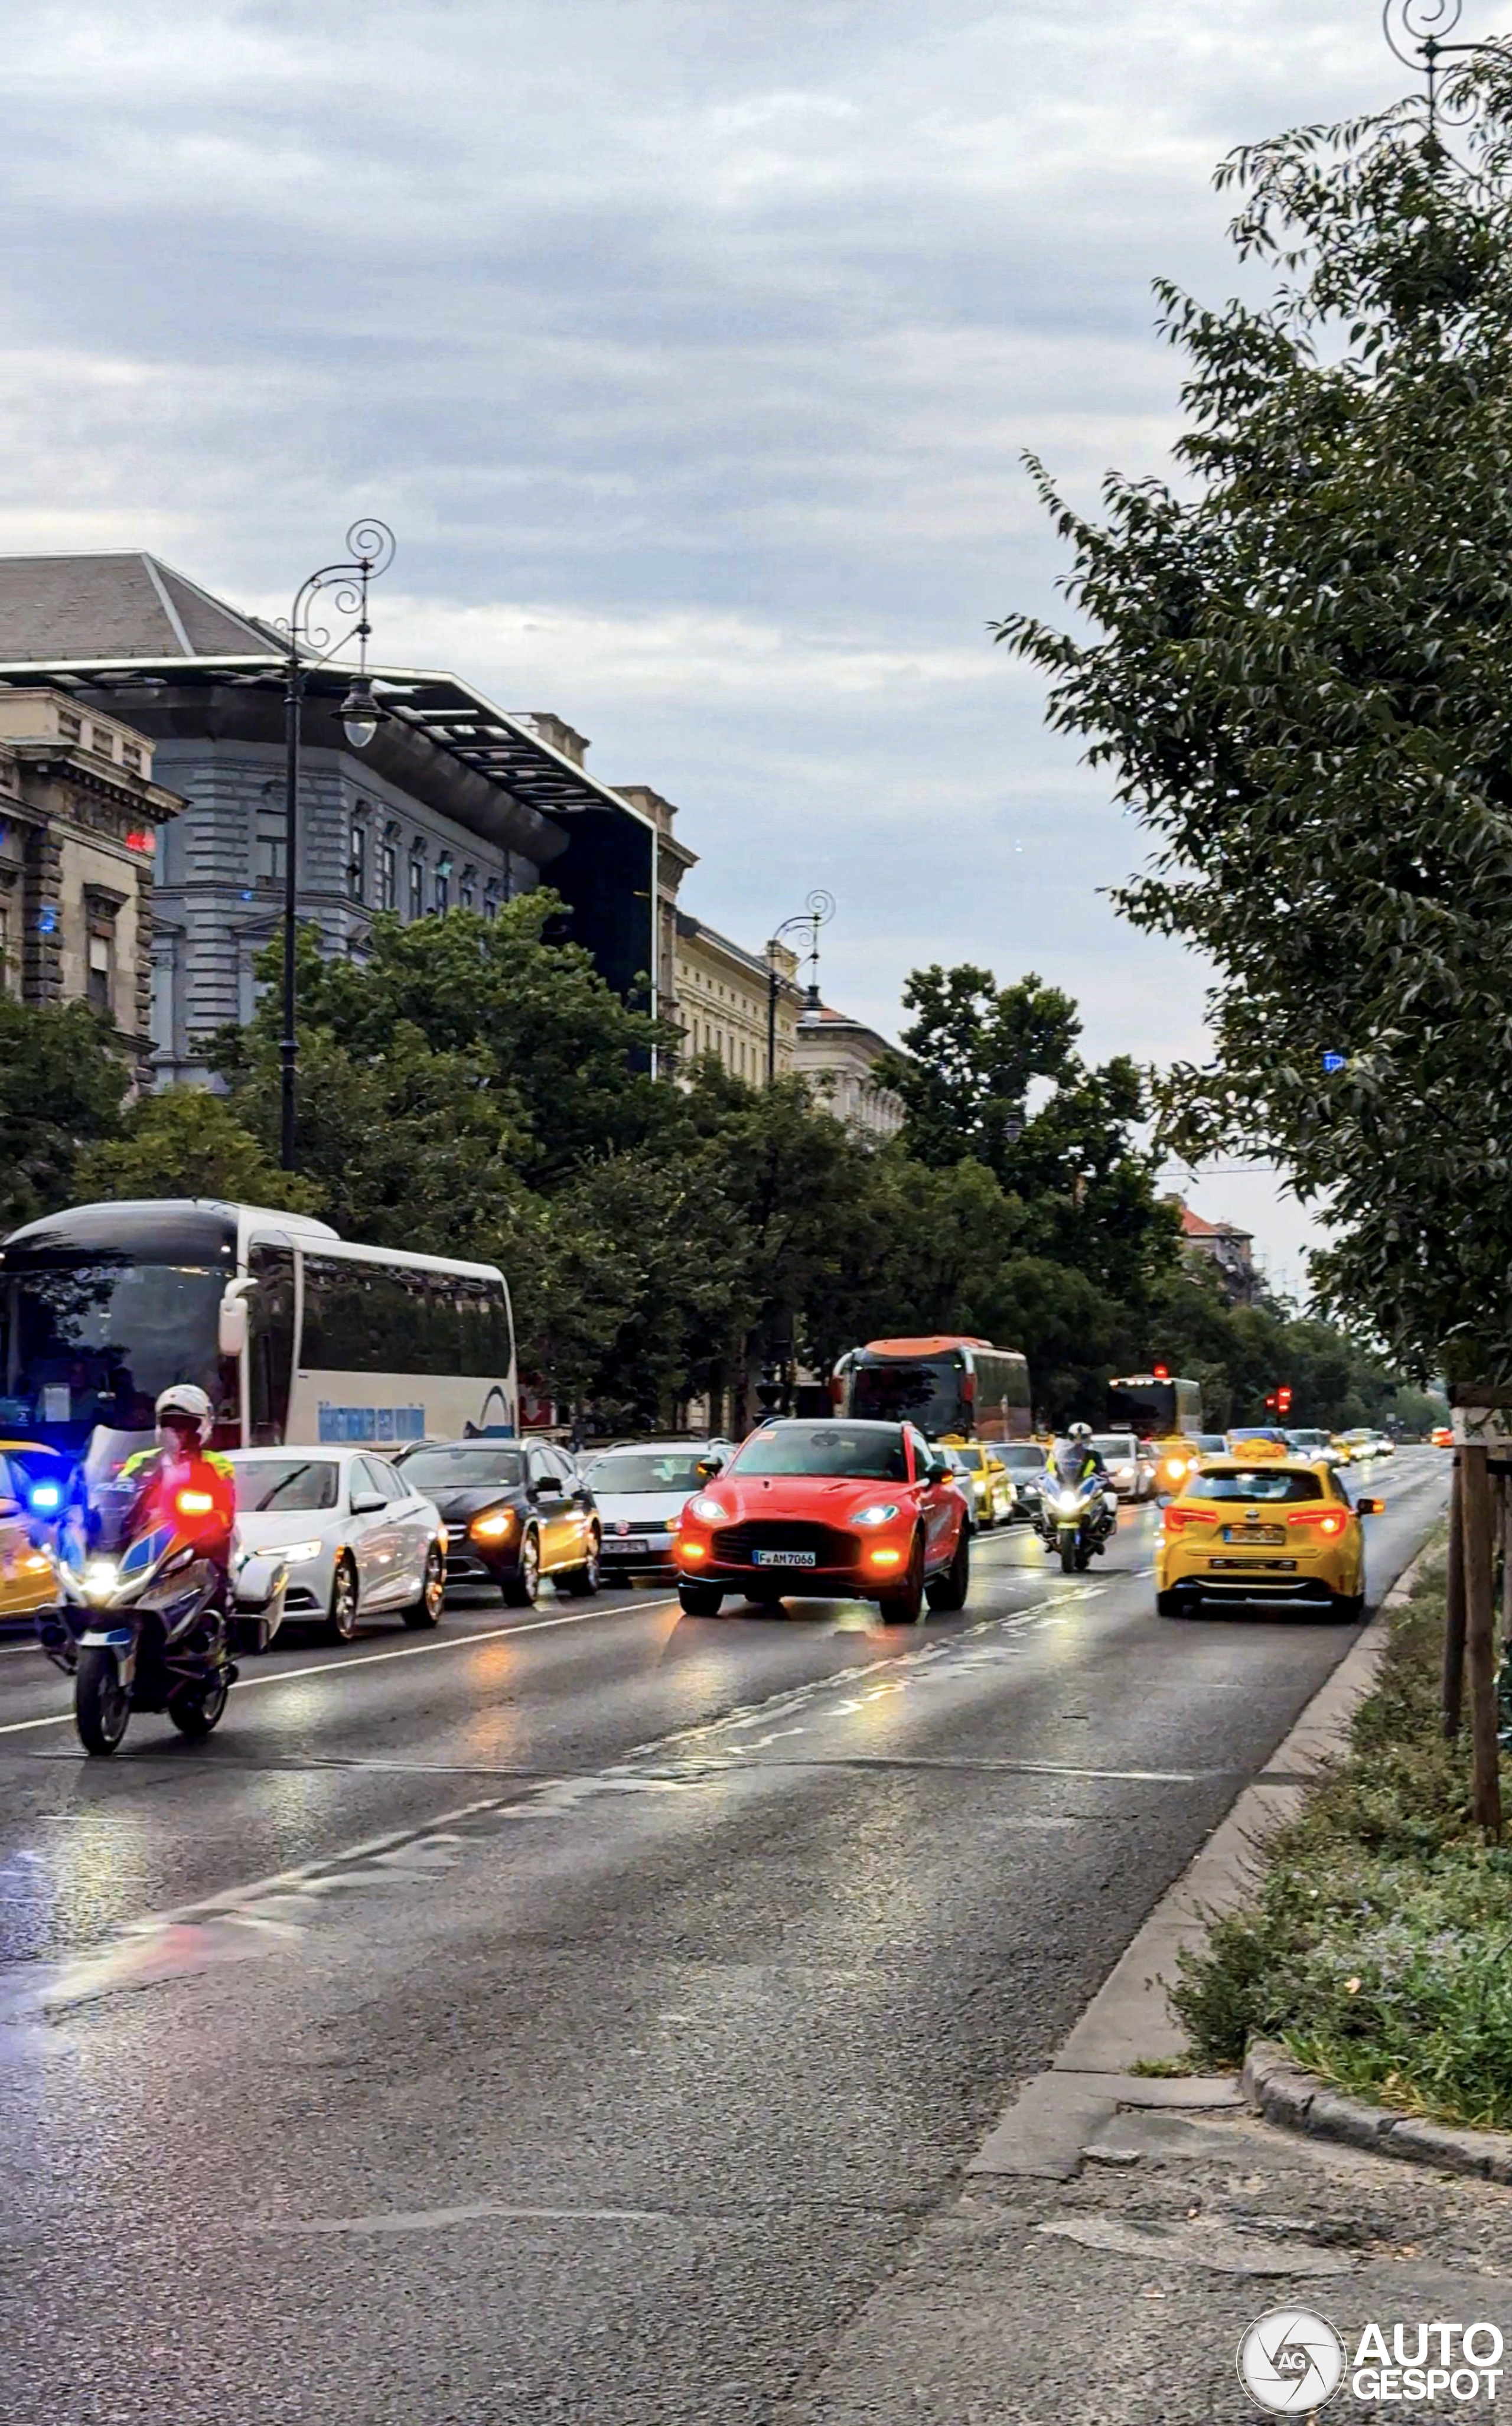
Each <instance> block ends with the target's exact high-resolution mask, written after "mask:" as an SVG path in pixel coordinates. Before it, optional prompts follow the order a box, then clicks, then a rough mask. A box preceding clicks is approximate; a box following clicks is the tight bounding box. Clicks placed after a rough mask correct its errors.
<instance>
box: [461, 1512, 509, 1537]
mask: <svg viewBox="0 0 1512 2426" xmlns="http://www.w3.org/2000/svg"><path fill="white" fill-rule="evenodd" d="M514 1526H515V1514H514V1510H513V1509H512V1508H487V1509H485V1510H484V1512H483V1514H482V1515H481V1516H475V1517H474V1519H473V1522H472V1523H471V1525H469V1527H468V1528H467V1529H468V1531H469V1532H470V1533H471V1534H472V1536H473V1539H474V1541H475V1542H504V1541H507V1539H508V1537H509V1535H510V1534H511V1533H512V1532H513V1531H514Z"/></svg>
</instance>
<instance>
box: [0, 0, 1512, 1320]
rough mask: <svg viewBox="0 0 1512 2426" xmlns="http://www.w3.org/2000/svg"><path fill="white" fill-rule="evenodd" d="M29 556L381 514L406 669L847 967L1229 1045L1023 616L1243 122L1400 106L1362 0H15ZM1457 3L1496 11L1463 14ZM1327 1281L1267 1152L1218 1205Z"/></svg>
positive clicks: (1153, 1039)
mask: <svg viewBox="0 0 1512 2426" xmlns="http://www.w3.org/2000/svg"><path fill="white" fill-rule="evenodd" d="M0 17H3V21H4V26H5V34H6V44H5V48H6V88H7V112H6V118H7V130H6V131H7V143H6V151H7V161H6V172H5V182H6V188H7V194H8V199H7V202H6V211H7V215H8V218H9V221H10V226H9V229H8V238H9V240H8V245H7V254H8V263H9V267H10V271H11V275H10V278H9V280H8V311H7V315H6V322H5V337H4V342H3V344H0V413H3V422H0V438H3V445H0V547H3V548H5V549H7V550H21V549H34V548H58V549H64V548H97V547H121V546H133V547H135V546H146V547H151V548H153V549H155V550H157V551H158V552H159V553H160V554H162V555H164V556H166V557H167V558H169V560H170V561H171V562H173V563H175V564H178V565H180V566H181V567H183V568H184V570H185V571H186V572H189V573H191V574H194V575H195V576H196V577H197V578H199V579H201V581H203V582H204V583H205V584H206V585H207V586H209V587H210V588H212V589H216V590H220V591H222V592H224V593H225V594H227V595H229V596H231V597H232V598H233V599H235V600H238V601H240V602H243V603H245V604H247V605H250V606H259V607H263V608H264V609H265V610H267V611H276V610H278V609H279V608H280V607H281V606H282V605H284V604H285V603H286V601H287V598H288V595H289V592H290V590H292V588H293V586H294V584H295V582H296V581H297V580H298V578H299V577H300V576H301V575H302V574H304V573H305V572H306V571H307V570H309V569H310V568H311V567H312V566H313V565H314V564H315V563H317V562H319V561H320V560H321V559H322V558H323V557H324V556H325V555H327V554H328V553H330V552H331V550H332V548H333V546H334V545H336V544H338V543H339V541H340V538H341V535H342V533H343V531H344V530H345V528H346V523H347V521H348V520H349V519H350V517H351V515H352V514H353V513H354V512H356V511H358V510H360V509H369V510H374V511H378V512H380V513H382V514H384V515H385V516H386V517H387V518H388V520H389V521H390V522H392V524H393V525H394V528H395V529H396V531H397V532H398V534H399V540H400V555H399V558H398V559H397V561H396V563H395V565H394V569H393V571H392V572H391V574H389V576H388V579H387V581H386V583H385V585H384V590H383V593H382V595H381V600H380V603H378V604H377V608H376V617H375V620H376V623H377V645H378V653H379V655H382V656H384V657H388V658H390V659H391V660H393V659H401V660H408V661H414V662H420V663H424V664H430V665H448V666H452V667H454V668H456V670H457V671H459V672H462V673H464V674H466V675H467V676H469V677H470V678H471V679H473V680H474V681H475V682H477V683H479V684H480V685H481V686H482V687H484V688H485V689H486V690H488V691H489V692H490V694H491V695H492V696H493V697H495V698H496V699H497V700H498V701H499V702H500V703H501V704H503V705H505V706H508V707H515V708H550V709H553V710H555V712H556V713H558V714H559V715H562V716H564V717H566V718H567V719H568V720H570V721H571V723H573V724H575V725H577V726H578V727H579V729H580V730H581V731H583V732H586V733H587V734H588V735H589V736H591V738H592V742H593V752H592V758H591V761H590V763H591V764H592V766H593V767H594V768H595V769H596V771H597V772H598V773H599V774H601V775H602V776H603V777H605V778H606V779H607V780H608V781H610V782H611V783H612V782H616V781H620V782H643V783H650V784H654V785H655V787H656V788H657V789H658V790H659V791H661V792H663V793H665V794H666V795H667V796H668V798H669V799H671V800H673V801H676V802H677V803H678V804H679V807H680V810H681V813H682V814H681V823H680V829H679V830H680V832H681V833H682V834H683V836H684V839H685V840H686V841H687V842H688V843H689V844H690V845H691V846H692V848H694V849H697V850H698V851H700V853H701V854H702V864H701V865H700V867H699V868H698V869H696V870H695V871H694V873H693V875H692V877H691V878H690V879H689V880H688V883H687V886H686V888H685V898H686V899H687V900H688V902H689V904H690V906H692V907H693V908H694V909H696V910H697V911H699V912H700V914H702V915H704V916H706V917H708V918H710V919H712V920H713V921H714V922H715V923H716V925H719V926H722V927H725V928H726V929H728V930H730V931H732V932H733V933H734V934H735V935H737V936H738V937H740V938H741V939H742V940H743V941H745V942H747V943H748V944H751V945H759V944H760V942H761V939H762V938H763V937H764V935H765V934H766V933H767V932H768V930H770V928H771V926H772V925H773V924H774V923H775V921H776V920H778V919H779V918H780V917H782V916H785V915H786V914H788V913H789V912H790V911H792V910H795V909H796V908H798V907H800V906H801V903H802V900H803V897H804V895H805V894H806V893H807V891H808V890H809V888H810V887H811V886H812V885H814V884H823V885H826V886H828V888H829V890H830V891H831V892H833V893H834V894H835V895H836V897H837V898H838V900H839V903H840V910H839V914H838V915H837V917H836V919H835V921H834V923H833V925H832V927H831V928H830V930H828V935H827V938H826V957H825V965H824V980H825V989H826V993H827V995H828V997H829V999H831V1000H833V1001H838V1002H840V1003H841V1004H843V1005H844V1007H845V1008H846V1009H848V1010H851V1011H857V1012H859V1013H861V1014H862V1015H863V1016H866V1017H868V1018H870V1019H872V1020H873V1021H875V1022H876V1024H877V1025H878V1026H879V1027H883V1028H886V1029H889V1030H893V1031H895V1028H896V1026H897V1004H898V993H899V988H900V985H901V982H902V979H903V978H904V976H905V974H906V973H907V971H908V970H909V968H910V967H911V966H913V965H915V964H916V963H918V962H924V961H930V960H947V961H949V960H958V959H966V958H970V959H973V960H976V961H980V962H986V963H987V964H988V965H989V966H990V967H993V968H995V969H996V970H997V971H998V973H999V975H1000V976H1001V977H1004V978H1007V977H1011V976H1015V975H1018V974H1020V973H1021V972H1022V971H1023V970H1025V969H1027V968H1034V969H1037V970H1038V971H1039V972H1040V974H1041V975H1043V976H1045V977H1047V978H1053V979H1054V980H1055V981H1057V982H1058V983H1061V984H1063V985H1066V986H1068V987H1069V988H1070V989H1071V990H1072V991H1073V992H1074V993H1075V994H1076V995H1078V997H1079V998H1080V1000H1081V1002H1082V1003H1083V1006H1084V1009H1085V1015H1086V1040H1087V1043H1088V1047H1089V1049H1090V1050H1092V1051H1093V1052H1095V1053H1099V1054H1101V1053H1106V1052H1110V1051H1114V1050H1119V1049H1127V1050H1131V1051H1133V1052H1134V1053H1136V1054H1138V1055H1140V1056H1141V1057H1146V1058H1150V1059H1167V1058H1169V1057H1171V1056H1173V1055H1175V1054H1177V1053H1182V1052H1190V1051H1193V1050H1197V1049H1199V1048H1200V1043H1201V1022H1202V993H1203V979H1202V972H1201V970H1200V968H1199V967H1198V966H1197V965H1196V964H1195V963H1193V962H1191V961H1190V960H1188V959H1187V958H1185V957H1184V956H1183V955H1182V954H1180V953H1179V952H1177V951H1176V950H1174V949H1173V948H1172V947H1171V946H1166V945H1161V944H1158V943H1155V942H1153V941H1151V940H1149V939H1146V938H1142V937H1140V936H1137V935H1135V934H1133V933H1132V932H1130V931H1129V930H1126V929H1124V928H1123V927H1121V926H1120V925H1119V924H1118V921H1117V920H1116V919H1115V918H1114V917H1113V915H1112V914H1111V912H1110V911H1109V910H1108V908H1107V906H1106V904H1105V902H1104V901H1103V900H1102V898H1100V894H1099V887H1100V886H1102V885H1105V884H1106V883H1107V882H1108V881H1111V880H1114V879H1116V878H1117V877H1118V875H1119V874H1120V873H1121V872H1122V871H1123V870H1124V869H1125V868H1126V867H1127V866H1129V865H1131V864H1132V863H1133V861H1134V859H1135V858H1136V857H1137V855H1138V850H1139V837H1138V835H1137V833H1135V831H1134V829H1133V828H1132V827H1131V826H1130V825H1129V824H1128V823H1127V822H1126V821H1125V820H1123V819H1122V818H1120V817H1119V816H1118V813H1117V812H1116V811H1114V810H1113V809H1111V808H1110V806H1109V805H1108V801H1107V796H1106V786H1105V784H1104V783H1102V781H1100V780H1099V779H1097V778H1095V777H1092V776H1089V775H1088V774H1087V772H1086V770H1085V769H1083V768H1080V767H1079V765H1078V764H1077V754H1076V752H1075V749H1074V747H1073V746H1072V745H1070V744H1069V743H1066V742H1063V741H1061V740H1059V739H1057V738H1056V737H1054V736H1049V735H1047V734H1046V733H1045V732H1044V731H1043V729H1042V724H1041V716H1040V707H1041V701H1040V693H1039V687H1038V682H1037V677H1035V676H1033V675H1031V674H1029V673H1027V672H1026V671H1023V670H1022V669H1020V668H1017V667H1016V666H1014V665H1013V664H1012V663H1010V662H1008V661H1005V658H1004V656H1003V654H1002V652H1001V651H994V650H993V649H992V647H991V646H990V645H989V640H988V638H987V634H986V629H985V627H986V624H987V623H988V620H989V617H991V616H993V615H996V614H1000V613H1002V612H1004V611H1005V610H1006V609H1008V608H1010V607H1036V608H1046V607H1054V576H1055V573H1056V570H1057V561H1058V559H1057V551H1056V547H1055V544H1054V541H1053V539H1052V537H1051V535H1050V534H1049V533H1048V532H1047V530H1046V528H1045V527H1044V525H1043V521H1042V517H1041V516H1040V514H1039V512H1038V509H1037V506H1036V504H1035V502H1034V500H1033V498H1032V496H1031V493H1030V491H1029V487H1028V483H1027V481H1026V479H1025V477H1024V475H1023V472H1022V470H1021V463H1020V457H1021V451H1022V450H1023V449H1024V448H1026V447H1027V448H1032V449H1034V450H1035V451H1037V452H1038V453H1040V454H1041V455H1043V456H1044V458H1045V459H1046V461H1048V462H1049V464H1050V465H1051V467H1052V468H1053V470H1054V473H1055V474H1056V476H1057V477H1059V479H1060V480H1061V482H1062V483H1063V485H1064V486H1065V487H1066V488H1067V489H1068V490H1069V492H1070V493H1071V494H1072V495H1073V496H1074V497H1076V498H1077V499H1078V500H1079V501H1082V502H1088V503H1089V502H1091V501H1092V500H1093V499H1094V498H1095V494H1096V489H1097V484H1098V481H1099V479H1100V477H1101V476H1102V472H1103V471H1104V469H1105V468H1106V467H1107V466H1108V465H1110V464H1117V465H1118V467H1119V468H1120V469H1122V470H1125V471H1128V472H1135V473H1138V472H1145V471H1152V470H1157V469H1159V468H1161V466H1162V464H1163V462H1164V459H1165V454H1166V448H1167V446H1168V445H1169V442H1170V438H1171V436H1172V433H1173V429H1174V426H1175V424H1174V409H1175V378H1176V372H1175V364H1174V363H1173V360H1172V358H1171V357H1170V356H1169V354H1168V353H1167V352H1166V350H1165V349H1163V348H1161V347H1160V346H1159V345H1158V344H1157V343H1156V341H1155V339H1154V337H1153V335H1152V332H1151V325H1150V320H1151V314H1150V292H1149V288H1150V279H1151V278H1152V277H1153V276H1155V275H1156V274H1157V273H1162V272H1164V273H1167V274H1170V275H1173V276H1175V277H1177V278H1178V279H1180V280H1182V281H1183V282H1185V283H1189V284H1190V285H1192V286H1193V287H1194V288H1195V289H1196V290H1198V292H1200V293H1202V294H1204V295H1206V296H1210V297H1211V296H1214V295H1217V294H1220V293H1221V294H1227V293H1229V292H1231V291H1232V288H1233V284H1234V274H1233V271H1232V268H1231V261H1230V258H1229V256H1228V253H1227V251H1226V247H1225V243H1224V237H1223V229H1224V219H1225V212H1224V208H1223V205H1222V204H1221V203H1220V202H1219V201H1218V200H1217V199H1216V198H1215V197H1214V194H1213V192H1212V190H1211V186H1210V184H1209V174H1210V170H1211V168H1212V165H1213V163H1214V160H1215V159H1216V158H1217V157H1218V155H1219V154H1222V153H1223V152H1224V151H1226V150H1227V149H1228V148H1229V147H1230V146H1231V144H1233V143H1235V142H1238V141H1242V140H1244V139H1246V138H1248V137H1257V136H1260V135H1263V134H1265V133H1267V132H1269V131H1271V130H1273V129H1275V128H1277V127H1278V126H1280V125H1284V124H1288V123H1291V122H1294V121H1296V120H1299V119H1303V118H1307V119H1312V118H1318V117H1330V118H1331V117H1335V116H1342V115H1344V114H1347V113H1350V112H1353V111H1355V110H1356V109H1359V108H1362V107H1370V106H1374V105H1377V104H1379V103H1381V102H1383V101H1384V100H1386V99H1388V98H1390V97H1391V94H1392V93H1393V92H1394V91H1396V90H1397V89H1399V86H1400V83H1401V82H1402V81H1403V78H1402V72H1401V71H1400V70H1398V69H1396V68H1395V67H1394V66H1393V65H1392V63H1391V60H1390V59H1389V57H1387V54H1386V52H1385V50H1384V48H1383V45H1382V42H1381V39H1380V29H1379V19H1378V15H1377V12H1376V9H1375V6H1374V5H1371V4H1370V0H1317V5H1314V6H1309V7H1303V6H1302V5H1301V0H1192V5H1190V6H1189V7H1187V8H1182V9H1176V8H1169V7H1166V6H1162V5H1159V0H1104V5H1102V6H1094V5H1091V0H1057V5H1056V6H1054V8H1052V7H1049V6H1044V5H1040V0H1019V5H1016V6H1014V7H1012V8H990V7H989V6H986V5H981V4H980V0H978V5H975V6H973V5H968V0H913V5H911V6H909V7H904V6H901V5H899V0H865V5H859V0H760V5H756V0H745V5H743V6H741V7H738V8H737V7H734V6H730V5H726V0H429V5H428V6H425V7H416V6H414V5H413V0H409V5H406V6H403V7H399V6H395V5H391V0H368V5H366V6H359V7H356V8H350V9H346V10H343V9H340V8H326V9H322V10H318V11H316V10H314V9H312V8H310V7H309V5H308V0H298V5H286V0H243V4H242V5H237V0H63V5H58V6H48V5H45V0H41V5H39V0H27V5H23V0H3V5H0ZM1466 30H1467V31H1484V30H1488V28H1486V27H1481V26H1473V27H1472V26H1471V25H1470V24H1469V21H1468V20H1467V26H1466ZM1192 1192H1193V1193H1194V1195H1195V1197H1196V1199H1197V1201H1198V1204H1199V1205H1200V1206H1201V1208H1202V1209H1203V1210H1204V1211H1206V1212H1208V1213H1210V1214H1214V1215H1226V1216H1227V1217H1228V1218H1231V1219H1237V1220H1241V1221H1251V1222H1253V1224H1254V1226H1255V1228H1256V1230H1257V1232H1258V1233H1259V1236H1260V1238H1261V1242H1262V1245H1263V1248H1265V1249H1266V1250H1267V1251H1268V1253H1269V1259H1270V1261H1271V1263H1272V1267H1273V1269H1275V1270H1279V1271H1280V1272H1281V1273H1282V1274H1283V1275H1284V1274H1288V1273H1290V1274H1291V1275H1292V1276H1294V1277H1296V1278H1299V1277H1300V1269H1299V1259H1300V1248H1301V1243H1302V1241H1303V1238H1304V1236H1305V1231H1306V1225H1305V1222H1304V1221H1303V1220H1302V1217H1301V1215H1300V1214H1299V1212H1298V1210H1297V1208H1295V1206H1292V1205H1289V1204H1288V1202H1287V1201H1286V1200H1285V1199H1284V1198H1283V1197H1281V1196H1280V1194H1279V1191H1278V1189H1277V1188H1276V1186H1275V1185H1274V1183H1272V1182H1269V1181H1267V1180H1265V1179H1263V1178H1259V1179H1257V1178H1256V1177H1254V1176H1252V1175H1247V1174H1237V1173H1232V1172H1228V1171H1225V1172H1219V1173H1214V1174H1210V1175H1209V1176H1208V1177H1206V1178H1205V1179H1204V1180H1203V1181H1202V1182H1201V1184H1200V1185H1199V1186H1198V1188H1197V1189H1195V1190H1193V1191H1192Z"/></svg>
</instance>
